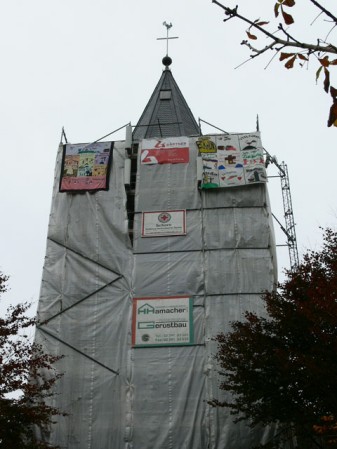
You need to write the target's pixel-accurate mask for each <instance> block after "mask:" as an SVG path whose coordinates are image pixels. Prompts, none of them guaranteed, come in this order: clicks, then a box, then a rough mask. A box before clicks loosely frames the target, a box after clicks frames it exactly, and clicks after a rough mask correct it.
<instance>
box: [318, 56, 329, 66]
mask: <svg viewBox="0 0 337 449" xmlns="http://www.w3.org/2000/svg"><path fill="white" fill-rule="evenodd" d="M318 60H319V62H320V63H321V64H322V66H323V67H329V65H330V61H329V56H324V58H322V59H318Z"/></svg>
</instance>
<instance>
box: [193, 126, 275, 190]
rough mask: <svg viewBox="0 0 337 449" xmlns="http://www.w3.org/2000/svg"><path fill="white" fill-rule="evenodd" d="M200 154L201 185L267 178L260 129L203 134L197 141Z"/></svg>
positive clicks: (232, 184) (229, 185)
mask: <svg viewBox="0 0 337 449" xmlns="http://www.w3.org/2000/svg"><path fill="white" fill-rule="evenodd" d="M196 144H197V146H198V149H199V153H200V155H201V158H202V165H203V180H202V183H201V188H202V189H212V188H219V187H232V186H241V185H247V184H253V183H261V182H266V181H267V175H266V170H265V166H264V159H263V148H262V144H261V140H260V133H259V132H255V133H250V134H223V135H217V136H202V137H199V139H198V140H197V142H196Z"/></svg>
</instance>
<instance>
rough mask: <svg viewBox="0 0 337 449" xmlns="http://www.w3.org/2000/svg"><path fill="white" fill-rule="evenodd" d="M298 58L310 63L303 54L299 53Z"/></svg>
mask: <svg viewBox="0 0 337 449" xmlns="http://www.w3.org/2000/svg"><path fill="white" fill-rule="evenodd" d="M297 56H298V57H299V58H300V59H302V61H308V58H307V57H306V56H304V55H302V54H301V53H297Z"/></svg>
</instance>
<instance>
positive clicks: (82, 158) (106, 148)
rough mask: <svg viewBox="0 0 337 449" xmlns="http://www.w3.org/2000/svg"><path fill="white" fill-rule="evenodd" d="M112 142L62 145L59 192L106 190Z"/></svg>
mask: <svg viewBox="0 0 337 449" xmlns="http://www.w3.org/2000/svg"><path fill="white" fill-rule="evenodd" d="M113 144H114V143H113V142H96V143H90V144H86V143H76V144H71V143H67V144H66V145H63V158H62V167H61V177H60V192H86V191H96V190H108V189H109V174H110V167H111V159H112V149H113Z"/></svg>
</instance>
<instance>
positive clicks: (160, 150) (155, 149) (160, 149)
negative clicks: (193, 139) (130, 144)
mask: <svg viewBox="0 0 337 449" xmlns="http://www.w3.org/2000/svg"><path fill="white" fill-rule="evenodd" d="M189 160H190V153H189V139H188V137H167V138H163V139H143V140H142V149H141V163H142V164H146V165H150V164H186V163H188V162H189Z"/></svg>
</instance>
